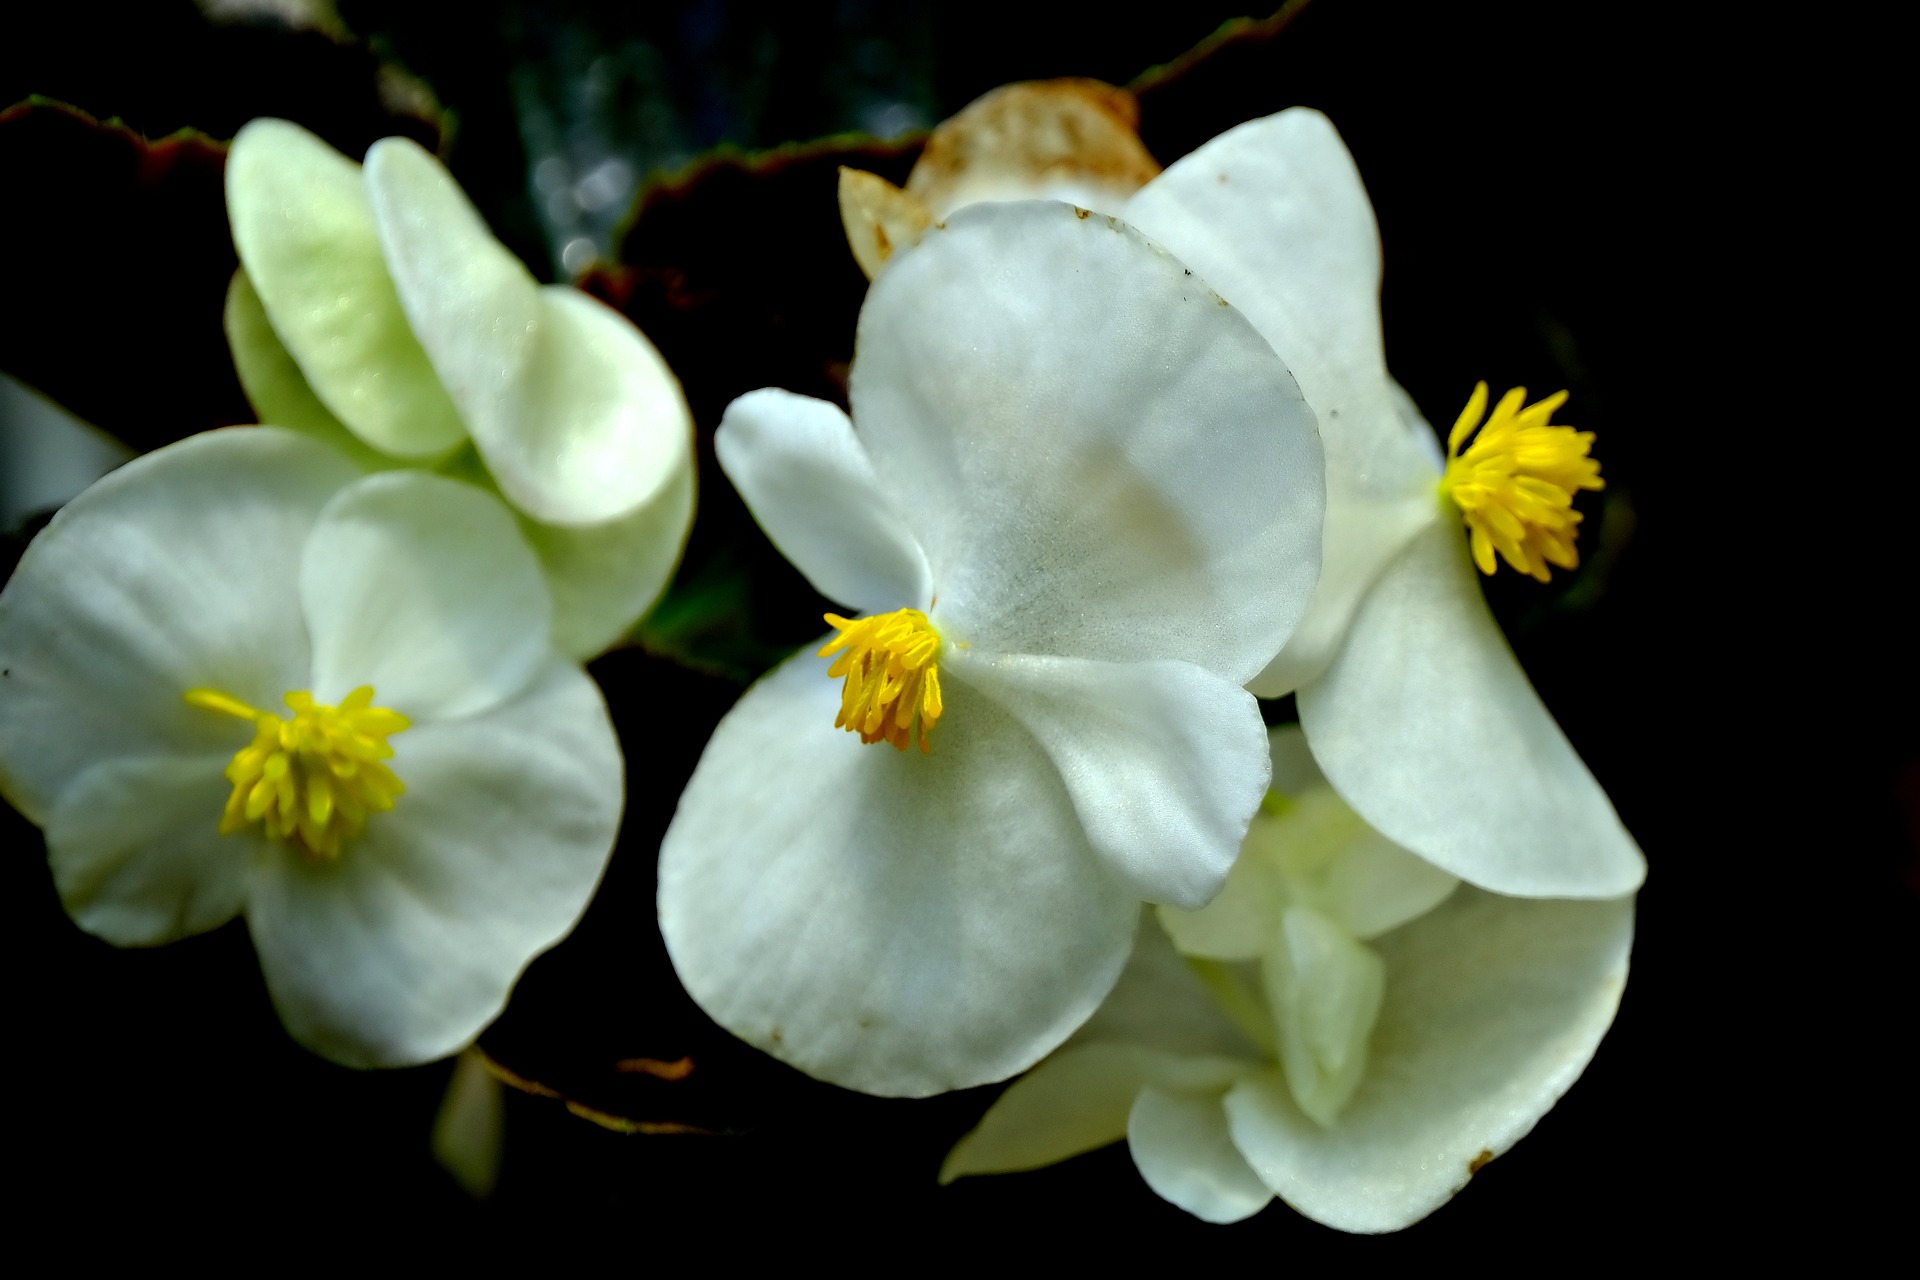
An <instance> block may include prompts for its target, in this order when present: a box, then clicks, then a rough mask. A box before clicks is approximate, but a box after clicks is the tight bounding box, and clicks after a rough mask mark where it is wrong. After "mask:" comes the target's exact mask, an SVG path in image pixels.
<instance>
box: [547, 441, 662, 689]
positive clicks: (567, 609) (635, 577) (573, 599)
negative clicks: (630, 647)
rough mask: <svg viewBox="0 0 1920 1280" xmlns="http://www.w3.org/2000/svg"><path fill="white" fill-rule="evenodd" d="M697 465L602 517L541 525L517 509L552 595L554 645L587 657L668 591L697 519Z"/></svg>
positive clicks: (616, 638) (571, 654)
mask: <svg viewBox="0 0 1920 1280" xmlns="http://www.w3.org/2000/svg"><path fill="white" fill-rule="evenodd" d="M693 504H694V494H693V468H691V467H685V468H682V469H681V470H679V471H676V472H675V473H674V474H673V477H672V479H670V480H669V481H668V482H667V486H666V488H664V489H662V490H660V492H658V493H656V494H654V495H653V497H651V498H649V499H647V501H646V502H644V503H642V504H641V505H640V507H639V508H638V509H637V510H635V511H633V512H632V513H631V514H629V515H624V516H621V517H620V518H619V519H617V520H608V521H606V522H605V523H603V524H587V525H566V524H542V523H540V522H539V521H538V520H535V519H534V518H533V517H532V516H529V515H525V514H521V515H520V533H521V535H522V536H524V537H525V538H526V540H527V542H528V544H529V545H530V546H532V548H533V553H534V555H536V556H538V557H539V558H540V572H541V573H542V574H543V575H545V577H546V580H547V590H548V591H549V592H550V593H552V596H553V646H554V648H556V649H558V650H559V651H560V652H561V653H563V654H565V655H567V656H568V657H570V658H575V659H578V660H580V661H583V662H584V661H585V660H586V659H588V658H591V657H593V656H595V655H596V654H599V653H601V652H603V651H604V650H606V649H607V648H609V647H610V646H612V645H614V644H616V643H617V642H618V641H619V640H620V638H621V637H622V636H624V635H626V633H627V632H628V630H630V629H631V628H632V626H633V624H634V623H636V622H638V621H639V620H640V618H641V616H642V615H644V614H645V613H646V611H647V610H648V609H650V608H652V607H653V603H654V601H656V600H658V599H659V598H660V593H661V592H662V591H665V590H666V587H667V583H668V581H669V580H670V579H671V578H672V577H673V570H674V567H675V566H676V565H678V564H679V563H680V553H681V551H683V550H684V549H685V548H686V545H687V532H688V530H689V529H690V528H691V527H692V525H693Z"/></svg>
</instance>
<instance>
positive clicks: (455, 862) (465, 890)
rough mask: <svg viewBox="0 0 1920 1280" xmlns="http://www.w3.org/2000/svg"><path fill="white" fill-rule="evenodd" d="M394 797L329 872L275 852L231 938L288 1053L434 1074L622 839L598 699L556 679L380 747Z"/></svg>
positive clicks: (566, 922)
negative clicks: (274, 1012) (388, 754)
mask: <svg viewBox="0 0 1920 1280" xmlns="http://www.w3.org/2000/svg"><path fill="white" fill-rule="evenodd" d="M392 745H393V747H394V753H395V754H394V757H393V760H392V761H391V764H392V767H393V770H394V772H395V773H396V774H398V775H399V777H400V779H401V781H402V782H404V783H405V784H406V787H407V790H406V792H405V794H403V795H401V796H400V797H399V799H398V802H397V803H396V804H395V806H394V808H393V810H392V811H391V812H389V813H382V814H375V815H374V816H373V817H372V819H371V820H370V821H369V822H368V824H367V829H366V830H365V831H364V832H363V833H362V834H361V835H360V836H359V837H358V838H357V839H354V840H352V841H349V842H348V844H347V845H346V847H345V849H343V850H342V853H341V856H340V859H339V861H338V862H336V863H333V864H327V865H323V864H316V863H315V862H313V861H311V860H310V859H308V858H306V857H304V856H303V855H301V854H300V853H298V852H296V851H294V850H293V849H292V848H290V847H281V848H278V849H276V850H275V856H274V857H272V858H269V859H268V860H266V861H265V862H264V863H263V864H262V866H261V870H260V873H259V875H258V876H257V877H256V879H255V881H254V886H253V891H252V894H251V896H250V898H249V901H248V903H247V923H248V926H249V927H250V928H251V929H252V931H253V939H254V945H255V946H256V947H257V948H258V949H259V952H260V965H261V968H262V970H263V971H264V972H265V974H266V979H267V988H268V990H269V992H271V994H272V996H273V1002H274V1006H275V1007H276V1008H277V1009H279V1011H280V1017H281V1020H282V1021H284V1022H285V1023H286V1025H287V1029H288V1030H289V1031H290V1032H292V1034H293V1036H294V1038H295V1039H296V1040H299V1041H300V1042H301V1043H302V1044H304V1045H306V1046H307V1047H308V1048H311V1049H313V1050H314V1051H315V1052H318V1053H321V1054H324V1055H325V1056H327V1057H329V1058H331V1059H333V1060H334V1061H336V1062H341V1063H345V1064H347V1065H349V1066H402V1065H405V1064H408V1063H415V1062H425V1061H428V1060H430V1059H433V1058H439V1057H444V1056H445V1055H447V1054H449V1053H452V1052H454V1051H455V1050H457V1049H459V1048H460V1047H461V1046H462V1045H464V1044H466V1043H467V1042H468V1041H469V1040H471V1039H472V1038H473V1037H474V1036H475V1035H476V1034H477V1033H478V1032H479V1031H480V1029H481V1028H482V1027H484V1026H486V1024H487V1023H488V1022H490V1021H491V1020H492V1019H493V1018H494V1016H495V1015H497V1014H498V1013H499V1011H500V1009H501V1007H502V1006H503V1005H504V1004H505V1003H506V999H507V993H508V991H509V990H510V989H511V988H512V986H513V983H514V981H515V980H516V979H517V978H518V977H519V975H520V972H521V970H522V969H524V968H525V967H526V965H527V963H528V962H529V961H530V960H532V959H533V957H534V956H536V955H538V954H539V953H540V952H542V951H544V950H546V949H547V948H548V947H550V946H552V945H553V944H554V943H555V942H557V941H559V940H560V939H561V938H562V937H564V936H565V935H566V933H567V932H568V930H570V929H571V928H572V927H573V924H574V921H576V920H577V919H579V917H580V913H581V912H582V911H583V910H585V908H586V905H587V900H588V899H589V898H590V897H591V896H592V895H593V890H594V887H595V885H597V884H598V883H599V879H600V873H601V871H602V870H603V869H604V868H605V866H606V862H607V857H608V855H609V854H610V853H611V852H612V850H613V840H614V835H615V833H616V831H617V830H618V828H619V824H620V810H621V804H622V781H621V760H620V746H619V743H618V741H617V740H616V739H615V738H614V734H613V726H612V724H611V722H610V721H609V720H608V718H607V711H606V704H605V703H604V702H603V701H602V699H601V697H600V691H599V689H598V688H597V687H596V686H595V685H594V683H593V681H591V680H589V679H588V678H587V677H586V675H585V674H584V673H582V672H581V671H580V669H579V668H578V667H573V666H568V665H564V664H561V663H557V662H556V663H554V664H553V665H551V666H549V667H548V668H547V669H546V671H545V672H544V673H543V674H542V675H541V676H540V677H539V678H538V679H537V680H536V681H535V683H534V684H533V686H532V687H531V688H529V689H528V690H527V691H526V692H525V693H524V694H522V695H521V696H520V697H518V698H515V699H514V700H513V701H511V702H508V703H505V704H503V705H501V706H498V707H495V708H494V709H493V710H492V711H491V712H489V713H488V714H485V715H481V716H475V717H472V718H469V719H467V720H463V721H460V722H459V723H457V724H423V725H416V726H415V727H414V728H412V729H409V730H407V731H405V732H402V733H398V734H395V735H394V737H393V739H392Z"/></svg>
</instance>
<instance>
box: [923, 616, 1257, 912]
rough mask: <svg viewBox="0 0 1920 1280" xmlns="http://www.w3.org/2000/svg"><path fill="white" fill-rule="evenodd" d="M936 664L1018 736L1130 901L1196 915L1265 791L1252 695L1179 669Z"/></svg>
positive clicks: (954, 657) (989, 658)
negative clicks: (992, 707)
mask: <svg viewBox="0 0 1920 1280" xmlns="http://www.w3.org/2000/svg"><path fill="white" fill-rule="evenodd" d="M936 625H938V619H936ZM941 663H942V666H943V667H944V668H945V669H944V671H943V672H942V674H943V675H949V674H950V675H951V676H952V678H953V679H954V680H963V681H965V682H966V683H968V684H970V685H972V686H973V687H974V688H976V689H978V690H980V691H981V692H982V693H984V694H986V695H987V696H988V697H990V698H992V699H993V700H994V701H995V702H997V703H999V704H1000V707H1001V709H1002V710H1004V711H1006V712H1007V713H1008V714H1010V715H1012V716H1013V717H1014V718H1015V719H1016V720H1018V721H1019V722H1020V723H1021V724H1022V725H1024V726H1026V729H1027V731H1028V732H1029V733H1031V734H1032V735H1033V736H1034V738H1035V740H1036V741H1038V742H1039V744H1040V746H1041V748H1042V749H1043V750H1044V751H1045V752H1046V753H1047V756H1048V758H1049V759H1051V760H1052V761H1053V763H1054V766H1055V767H1056V768H1058V769H1059V771H1060V778H1061V780H1062V781H1063V782H1064V783H1065V784H1066V787H1067V794H1068V795H1070V796H1071V797H1072V798H1073V807H1074V810H1075V812H1077V813H1078V814H1079V815H1080V822H1081V825H1082V826H1083V827H1084V828H1085V830H1086V833H1087V839H1088V840H1089V841H1090V842H1091V843H1092V845H1093V848H1094V851H1095V852H1096V853H1098V854H1099V855H1100V857H1101V858H1102V859H1103V860H1104V861H1105V862H1106V864H1107V866H1108V868H1109V869H1110V870H1111V871H1112V872H1113V873H1114V874H1115V875H1117V876H1118V877H1119V878H1120V879H1121V881H1122V882H1123V883H1125V884H1126V886H1127V887H1128V889H1129V890H1130V891H1132V892H1133V894H1134V895H1135V896H1136V897H1139V898H1142V899H1144V900H1146V901H1148V902H1171V903H1174V904H1176V905H1178V906H1182V907H1198V906H1200V905H1201V904H1202V903H1204V902H1206V901H1207V900H1208V899H1209V898H1211V897H1213V895H1214V894H1216V893H1218V892H1219V891H1220V885H1221V883H1222V882H1223V881H1224V880H1225V879H1226V877H1227V869H1228V868H1229V867H1231V866H1232V865H1233V860H1234V857H1235V856H1236V855H1237V854H1238V853H1239V852H1240V838H1241V837H1242V836H1244V835H1245V834H1246V832H1247V820H1248V819H1249V818H1250V817H1252V816H1253V811H1254V810H1255V809H1257V808H1258V807H1259V805H1260V798H1261V797H1262V796H1263V795H1265V794H1266V790H1267V777H1268V764H1267V751H1266V745H1267V744H1266V729H1265V727H1264V726H1263V725H1262V724H1261V723H1260V708H1259V705H1258V704H1257V703H1255V702H1254V700H1253V696H1252V695H1251V694H1249V693H1247V691H1246V690H1244V689H1242V688H1240V687H1239V686H1238V685H1236V684H1233V683H1231V682H1230V681H1228V680H1226V679H1223V678H1222V677H1220V676H1217V675H1214V674H1213V673H1212V672H1210V671H1206V670H1203V669H1202V668H1200V667H1197V666H1194V665H1193V664H1191V663H1187V662H1125V663H1115V662H1088V661H1085V660H1083V659H1076V658H1043V657H1033V656H1030V655H1017V656H1016V655H1006V654H982V653H979V652H977V651H968V650H963V649H958V648H955V647H952V646H949V647H948V648H947V649H946V650H944V651H943V653H942V656H941ZM943 723H944V722H943Z"/></svg>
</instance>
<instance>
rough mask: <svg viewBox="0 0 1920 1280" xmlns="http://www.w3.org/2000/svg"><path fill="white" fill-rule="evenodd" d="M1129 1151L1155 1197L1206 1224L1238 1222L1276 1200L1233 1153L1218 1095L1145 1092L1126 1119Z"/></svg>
mask: <svg viewBox="0 0 1920 1280" xmlns="http://www.w3.org/2000/svg"><path fill="white" fill-rule="evenodd" d="M1127 1149H1128V1151H1130V1152H1131V1153H1132V1155H1133V1163H1134V1167H1135V1168H1137V1169H1139V1170H1140V1176H1141V1177H1142V1178H1143V1179H1145V1180H1146V1184H1147V1185H1148V1186H1149V1187H1152V1188H1153V1191H1154V1194H1155V1195H1158V1196H1159V1197H1160V1198H1161V1199H1162V1200H1166V1201H1170V1202H1171V1203H1173V1204H1176V1205H1178V1206H1179V1207H1180V1208H1182V1209H1185V1210H1186V1211H1187V1212H1188V1213H1190V1214H1192V1215H1193V1216H1194V1217H1196V1218H1199V1219H1200V1220H1201V1221H1202V1222H1239V1221H1241V1220H1242V1219H1245V1218H1251V1217H1252V1216H1253V1215H1254V1214H1256V1213H1258V1212H1260V1211H1261V1210H1262V1209H1264V1208H1266V1207H1267V1204H1268V1203H1269V1202H1270V1201H1271V1200H1272V1199H1273V1192H1271V1191H1269V1190H1267V1185H1266V1184H1265V1183H1264V1182H1262V1181H1260V1179H1259V1177H1258V1176H1257V1175H1256V1174H1255V1173H1254V1172H1253V1170H1252V1169H1249V1168H1248V1167H1247V1162H1246V1160H1245V1159H1243V1158H1242V1157H1241V1155H1240V1153H1239V1151H1237V1150H1235V1149H1234V1145H1233V1139H1232V1137H1231V1136H1230V1135H1229V1134H1228V1132H1227V1114H1226V1112H1225V1111H1224V1110H1222V1108H1221V1105H1220V1098H1219V1096H1218V1095H1217V1094H1216V1095H1212V1096H1206V1095H1202V1096H1194V1095H1191V1094H1180V1093H1169V1092H1166V1091H1164V1090H1161V1089H1156V1088H1152V1087H1148V1088H1145V1089H1142V1090H1141V1091H1140V1095H1139V1096H1138V1097H1137V1098H1135V1099H1134V1103H1133V1111H1132V1113H1131V1114H1130V1115H1129V1116H1128V1118H1127Z"/></svg>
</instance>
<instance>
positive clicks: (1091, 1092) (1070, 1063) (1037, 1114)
mask: <svg viewBox="0 0 1920 1280" xmlns="http://www.w3.org/2000/svg"><path fill="white" fill-rule="evenodd" d="M1248 1070H1249V1064H1247V1063H1245V1062H1241V1061H1237V1060H1235V1059H1232V1058H1221V1057H1206V1056H1189V1055H1186V1054H1178V1053H1168V1052H1166V1051H1164V1050H1158V1049H1148V1048H1143V1047H1141V1046H1139V1045H1132V1044H1081V1045H1073V1046H1070V1047H1068V1048H1065V1049H1062V1050H1060V1052H1058V1053H1056V1054H1054V1055H1053V1056H1052V1057H1050V1058H1048V1059H1047V1060H1046V1061H1045V1062H1042V1063H1041V1064H1040V1065H1039V1066H1037V1067H1035V1068H1034V1069H1033V1070H1032V1071H1029V1072H1028V1073H1027V1074H1026V1075H1024V1076H1022V1077H1020V1079H1018V1080H1016V1081H1014V1082H1013V1083H1012V1084H1011V1085H1009V1086H1008V1087H1007V1091H1006V1092H1005V1093H1003V1094H1001V1095H1000V1097H999V1098H998V1100H996V1101H995V1102H994V1104H993V1106H992V1107H990V1108H989V1109H988V1110H987V1114H986V1115H984V1116H982V1117H980V1123H979V1124H978V1125H976V1126H975V1127H974V1128H973V1130H972V1131H971V1132H969V1133H968V1134H967V1136H966V1137H964V1138H962V1139H960V1141H959V1142H957V1143H956V1144H954V1148H953V1150H952V1151H951V1152H949V1153H948V1155H947V1159H946V1162H945V1163H944V1164H942V1165H941V1166H940V1181H942V1182H952V1181H953V1180H954V1179H955V1178H962V1177H965V1176H966V1175H968V1174H972V1173H1014V1172H1017V1171H1019V1170H1022V1169H1038V1168H1040V1167H1041V1166H1043V1165H1049V1164H1056V1163H1058V1162H1059V1161H1061V1160H1065V1159H1067V1158H1069V1157H1070V1156H1077V1155H1079V1154H1081V1153H1082V1152H1085V1151H1092V1150H1094V1149H1096V1148H1098V1147H1104V1146H1106V1145H1107V1144H1108V1143H1110V1142H1118V1141H1119V1140H1120V1139H1122V1138H1124V1137H1126V1136H1127V1113H1128V1112H1129V1111H1131V1110H1132V1108H1133V1102H1134V1098H1135V1097H1137V1096H1138V1095H1139V1093H1140V1091H1141V1089H1143V1088H1146V1087H1147V1086H1148V1085H1149V1084H1155V1085H1158V1086H1159V1087H1162V1088H1167V1089H1180V1090H1187V1091H1198V1092H1203V1093H1207V1092H1210V1093H1213V1094H1214V1095H1216V1096H1217V1095H1218V1094H1219V1093H1220V1092H1221V1091H1223V1090H1224V1089H1226V1088H1227V1087H1228V1086H1229V1085H1231V1084H1232V1083H1233V1082H1234V1081H1235V1080H1237V1079H1239V1078H1240V1077H1241V1076H1242V1075H1243V1074H1245V1073H1246V1072H1247V1071H1248ZM1215 1105H1216V1106H1217V1105H1218V1104H1217V1103H1216V1104H1215Z"/></svg>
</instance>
